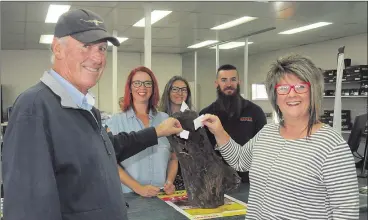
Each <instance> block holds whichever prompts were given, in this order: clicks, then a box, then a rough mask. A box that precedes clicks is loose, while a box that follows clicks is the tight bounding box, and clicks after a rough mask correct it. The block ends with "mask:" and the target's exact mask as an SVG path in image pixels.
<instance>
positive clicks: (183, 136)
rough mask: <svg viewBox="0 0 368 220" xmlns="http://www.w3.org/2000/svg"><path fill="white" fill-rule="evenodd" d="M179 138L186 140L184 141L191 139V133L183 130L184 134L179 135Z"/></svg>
mask: <svg viewBox="0 0 368 220" xmlns="http://www.w3.org/2000/svg"><path fill="white" fill-rule="evenodd" d="M178 136H180V137H181V138H184V139H188V137H189V131H187V130H183V131H182V132H180V133H179V134H178Z"/></svg>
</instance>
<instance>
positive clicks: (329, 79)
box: [324, 76, 336, 83]
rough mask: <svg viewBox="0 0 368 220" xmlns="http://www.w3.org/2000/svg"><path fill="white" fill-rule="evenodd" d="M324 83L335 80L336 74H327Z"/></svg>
mask: <svg viewBox="0 0 368 220" xmlns="http://www.w3.org/2000/svg"><path fill="white" fill-rule="evenodd" d="M324 81H325V83H333V82H336V76H328V77H325V78H324Z"/></svg>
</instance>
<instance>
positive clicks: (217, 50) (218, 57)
mask: <svg viewBox="0 0 368 220" xmlns="http://www.w3.org/2000/svg"><path fill="white" fill-rule="evenodd" d="M219 50H220V49H219V45H218V44H216V71H215V73H217V69H218V68H219V66H220V53H219Z"/></svg>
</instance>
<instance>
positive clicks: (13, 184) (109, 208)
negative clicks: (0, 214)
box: [2, 73, 157, 220]
mask: <svg viewBox="0 0 368 220" xmlns="http://www.w3.org/2000/svg"><path fill="white" fill-rule="evenodd" d="M92 112H93V114H92V113H91V112H89V111H87V110H83V109H80V108H78V107H77V106H76V104H75V103H74V102H73V101H72V99H71V98H70V96H69V95H68V94H67V92H66V90H64V88H63V87H62V86H61V85H60V84H58V82H57V81H55V79H54V78H53V77H52V76H51V75H49V74H48V73H45V74H44V76H43V77H42V78H41V82H39V83H38V84H37V85H35V86H33V87H32V88H30V89H28V90H27V91H25V92H24V93H23V94H21V95H20V96H19V97H18V99H17V100H16V102H15V104H14V107H13V111H12V115H11V117H10V120H9V124H8V127H7V130H6V133H5V136H4V147H3V160H2V167H3V180H4V183H3V184H4V219H6V220H102V219H106V220H124V219H127V213H126V207H125V201H124V198H123V194H122V190H121V185H120V180H119V176H118V170H117V160H116V158H118V160H119V161H121V160H124V159H125V158H127V157H130V156H132V155H134V154H135V153H138V152H139V151H141V150H143V149H145V148H146V147H148V146H152V145H155V144H157V135H156V131H155V129H154V128H149V129H145V130H142V131H141V132H132V133H130V134H129V135H128V134H126V133H120V134H118V135H117V136H110V138H111V139H112V140H113V142H114V145H113V144H112V142H111V141H110V139H109V136H108V134H107V133H106V131H105V128H103V127H102V126H101V119H100V114H99V111H98V110H97V109H95V108H94V109H93V110H92ZM110 135H111V134H110ZM114 148H115V149H114Z"/></svg>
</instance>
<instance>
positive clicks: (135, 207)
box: [124, 184, 367, 220]
mask: <svg viewBox="0 0 368 220" xmlns="http://www.w3.org/2000/svg"><path fill="white" fill-rule="evenodd" d="M248 192H249V184H241V185H240V187H239V188H238V189H237V190H236V191H234V192H232V193H228V195H229V196H231V197H234V198H236V199H238V200H240V201H243V202H246V203H247V202H248ZM124 196H125V199H126V201H127V202H128V204H129V208H128V217H129V220H147V219H150V220H174V219H175V220H186V219H188V218H187V217H185V216H184V215H183V214H181V213H179V212H178V211H176V210H175V209H174V208H172V207H170V206H169V205H168V204H166V203H165V202H163V201H162V200H160V199H158V198H156V197H154V198H143V197H141V196H138V195H136V194H133V193H127V194H124ZM361 203H363V205H364V203H365V208H361V209H360V217H359V219H361V220H363V219H364V220H366V219H367V208H366V207H367V197H366V196H365V197H362V196H361ZM244 218H245V215H239V216H232V217H223V218H214V219H226V220H228V219H229V220H230V219H231V220H235V219H236V220H244Z"/></svg>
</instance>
